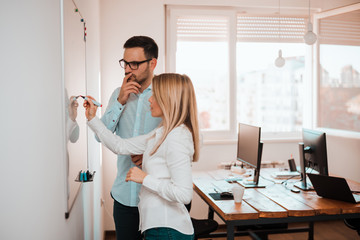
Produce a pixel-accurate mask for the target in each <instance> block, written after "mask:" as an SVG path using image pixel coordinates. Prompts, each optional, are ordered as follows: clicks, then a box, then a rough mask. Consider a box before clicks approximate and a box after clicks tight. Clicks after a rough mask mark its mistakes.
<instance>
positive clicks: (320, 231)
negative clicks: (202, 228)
mask: <svg viewBox="0 0 360 240" xmlns="http://www.w3.org/2000/svg"><path fill="white" fill-rule="evenodd" d="M289 225H290V224H289ZM290 226H294V227H300V226H301V225H299V224H291V225H290ZM220 230H221V229H220ZM307 236H308V234H307V233H291V234H272V235H269V240H304V239H307ZM214 239H215V240H225V239H226V238H214ZM235 239H236V240H248V239H251V238H250V237H248V236H243V237H236V238H235ZM314 239H315V240H356V239H360V236H359V235H358V234H357V233H356V231H354V230H352V229H350V228H348V227H347V226H345V224H344V222H343V221H327V222H316V223H315V226H314ZM105 240H116V236H115V232H112V231H107V232H106V233H105ZM203 240H210V239H209V238H206V239H203Z"/></svg>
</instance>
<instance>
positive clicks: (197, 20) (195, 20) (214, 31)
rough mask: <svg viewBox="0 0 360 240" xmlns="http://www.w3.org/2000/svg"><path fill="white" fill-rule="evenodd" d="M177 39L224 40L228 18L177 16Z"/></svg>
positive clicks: (226, 36) (226, 33)
mask: <svg viewBox="0 0 360 240" xmlns="http://www.w3.org/2000/svg"><path fill="white" fill-rule="evenodd" d="M176 27H177V38H178V41H226V40H227V39H228V32H229V31H228V29H229V19H228V18H227V17H221V16H218V17H217V16H181V17H178V18H177V23H176Z"/></svg>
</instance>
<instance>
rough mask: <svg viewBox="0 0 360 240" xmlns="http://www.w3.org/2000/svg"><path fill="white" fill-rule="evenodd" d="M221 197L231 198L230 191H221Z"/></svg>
mask: <svg viewBox="0 0 360 240" xmlns="http://www.w3.org/2000/svg"><path fill="white" fill-rule="evenodd" d="M220 197H221V198H231V199H232V198H233V194H232V193H231V192H222V193H220Z"/></svg>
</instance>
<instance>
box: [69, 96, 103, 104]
mask: <svg viewBox="0 0 360 240" xmlns="http://www.w3.org/2000/svg"><path fill="white" fill-rule="evenodd" d="M78 97H82V98H83V99H85V100H86V101H87V100H88V97H86V96H82V95H79V96H77V97H74V98H73V99H74V100H76V99H77V98H78ZM91 101H92V102H93V103H94V104H95V105H96V106H98V107H102V104H101V103H99V102H97V101H95V100H92V99H91Z"/></svg>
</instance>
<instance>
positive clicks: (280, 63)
mask: <svg viewBox="0 0 360 240" xmlns="http://www.w3.org/2000/svg"><path fill="white" fill-rule="evenodd" d="M278 13H279V18H278V19H279V42H280V41H281V38H280V0H279V11H278ZM284 65H285V59H284V58H283V57H282V51H281V49H279V55H278V57H277V58H276V59H275V66H277V67H279V68H281V67H283V66H284Z"/></svg>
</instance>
